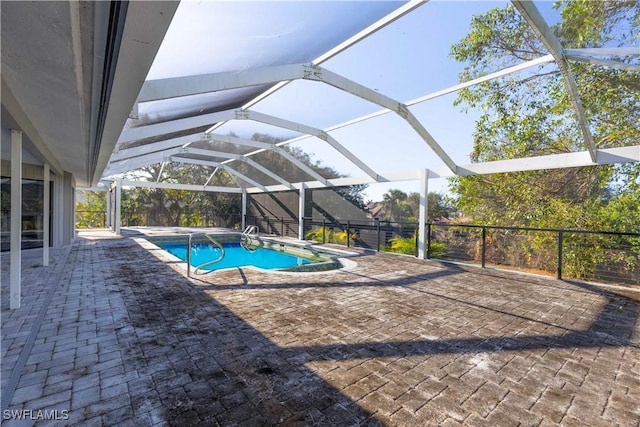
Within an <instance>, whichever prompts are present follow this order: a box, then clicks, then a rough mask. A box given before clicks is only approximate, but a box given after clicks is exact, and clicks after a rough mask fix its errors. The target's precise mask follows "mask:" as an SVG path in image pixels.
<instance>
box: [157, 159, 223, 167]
mask: <svg viewBox="0 0 640 427" xmlns="http://www.w3.org/2000/svg"><path fill="white" fill-rule="evenodd" d="M168 160H169V161H170V162H175V163H188V164H191V165H199V166H211V167H220V166H221V163H220V162H214V161H213V160H204V159H193V158H191V157H180V156H171V157H169V159H168Z"/></svg>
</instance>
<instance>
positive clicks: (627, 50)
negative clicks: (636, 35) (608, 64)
mask: <svg viewBox="0 0 640 427" xmlns="http://www.w3.org/2000/svg"><path fill="white" fill-rule="evenodd" d="M564 51H565V53H566V54H567V55H591V56H640V48H638V47H637V46H635V47H587V48H580V49H565V50H564Z"/></svg>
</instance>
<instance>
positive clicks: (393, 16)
mask: <svg viewBox="0 0 640 427" xmlns="http://www.w3.org/2000/svg"><path fill="white" fill-rule="evenodd" d="M428 1H429V0H412V1H409V2H407V3H405V4H403V5H402V6H400V7H399V8H397V9H395V10H394V11H392V12H391V13H389V14H387V15H386V16H383V17H382V18H380V19H379V20H377V21H376V22H374V23H373V24H371V25H369V26H368V27H367V28H365V29H364V30H362V31H360V32H358V33H356V34H354V35H353V36H351V37H349V38H348V39H347V40H345V41H343V42H342V43H340V44H339V45H337V46H336V47H334V48H332V49H331V50H329V51H328V52H325V53H323V54H322V55H320V56H319V57H317V58H316V59H314V60H313V64H314V65H320V64H321V63H323V62H325V61H327V60H329V59H331V58H333V57H334V56H336V55H337V54H339V53H341V52H343V51H345V50H347V49H348V48H350V47H351V46H353V45H355V44H356V43H358V42H360V41H361V40H364V39H366V38H367V37H369V36H370V35H372V34H375V33H376V32H378V31H380V30H381V29H383V28H385V27H386V26H387V25H389V24H391V23H393V22H395V21H397V20H398V19H400V18H402V17H403V16H405V15H406V14H408V13H410V12H412V11H413V10H415V9H417V8H418V7H420V6H422V5H423V4H425V3H427V2H428Z"/></svg>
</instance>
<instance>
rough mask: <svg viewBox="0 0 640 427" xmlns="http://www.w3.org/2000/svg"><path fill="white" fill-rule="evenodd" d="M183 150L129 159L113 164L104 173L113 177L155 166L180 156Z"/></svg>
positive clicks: (164, 151)
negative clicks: (173, 156) (177, 155)
mask: <svg viewBox="0 0 640 427" xmlns="http://www.w3.org/2000/svg"><path fill="white" fill-rule="evenodd" d="M182 150H183V148H181V147H176V148H171V149H168V150H163V151H158V152H155V153H150V154H146V155H143V156H138V157H133V158H129V159H123V160H118V161H115V162H111V163H110V164H109V165H108V166H107V168H106V169H105V171H104V175H105V176H112V175H116V174H120V173H125V172H127V171H131V170H135V169H140V168H141V167H144V166H149V165H153V164H156V163H161V162H163V161H165V160H166V159H167V158H169V156H172V155H174V154H178V153H180V152H181V151H182Z"/></svg>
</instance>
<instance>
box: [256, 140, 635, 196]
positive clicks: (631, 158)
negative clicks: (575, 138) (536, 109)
mask: <svg viewBox="0 0 640 427" xmlns="http://www.w3.org/2000/svg"><path fill="white" fill-rule="evenodd" d="M639 161H640V145H634V146H630V147H619V148H607V149H603V150H598V162H597V163H594V162H593V161H592V160H591V156H590V154H589V152H588V151H580V152H576V153H562V154H550V155H546V156H537V157H529V158H526V159H512V160H497V161H494V162H485V163H471V164H467V165H460V166H458V169H459V171H461V172H462V175H465V176H468V175H489V174H494V173H505V172H524V171H532V170H546V169H563V168H568V167H584V166H594V165H608V164H615V163H629V162H639ZM420 173H421V170H413V171H404V172H398V173H388V174H384V178H385V180H386V181H388V182H399V181H416V180H419V179H420ZM452 176H455V175H454V174H453V173H452V172H451V170H449V169H448V168H444V167H443V168H440V169H436V170H429V178H433V179H437V178H449V177H452ZM328 181H329V183H330V185H332V186H336V187H342V186H349V185H359V184H371V183H372V182H373V181H372V179H371V177H369V176H366V175H362V176H357V177H346V178H335V179H329V180H328ZM292 184H293V185H294V186H299V185H300V184H301V183H299V182H294V183H292ZM304 184H305V186H306V187H307V188H321V187H324V184H323V183H320V182H318V181H306V182H304ZM266 188H267V190H268V191H273V192H275V191H286V190H288V188H287V187H285V186H283V185H268V186H266ZM247 192H248V193H260V192H262V190H261V189H258V188H248V189H247Z"/></svg>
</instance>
